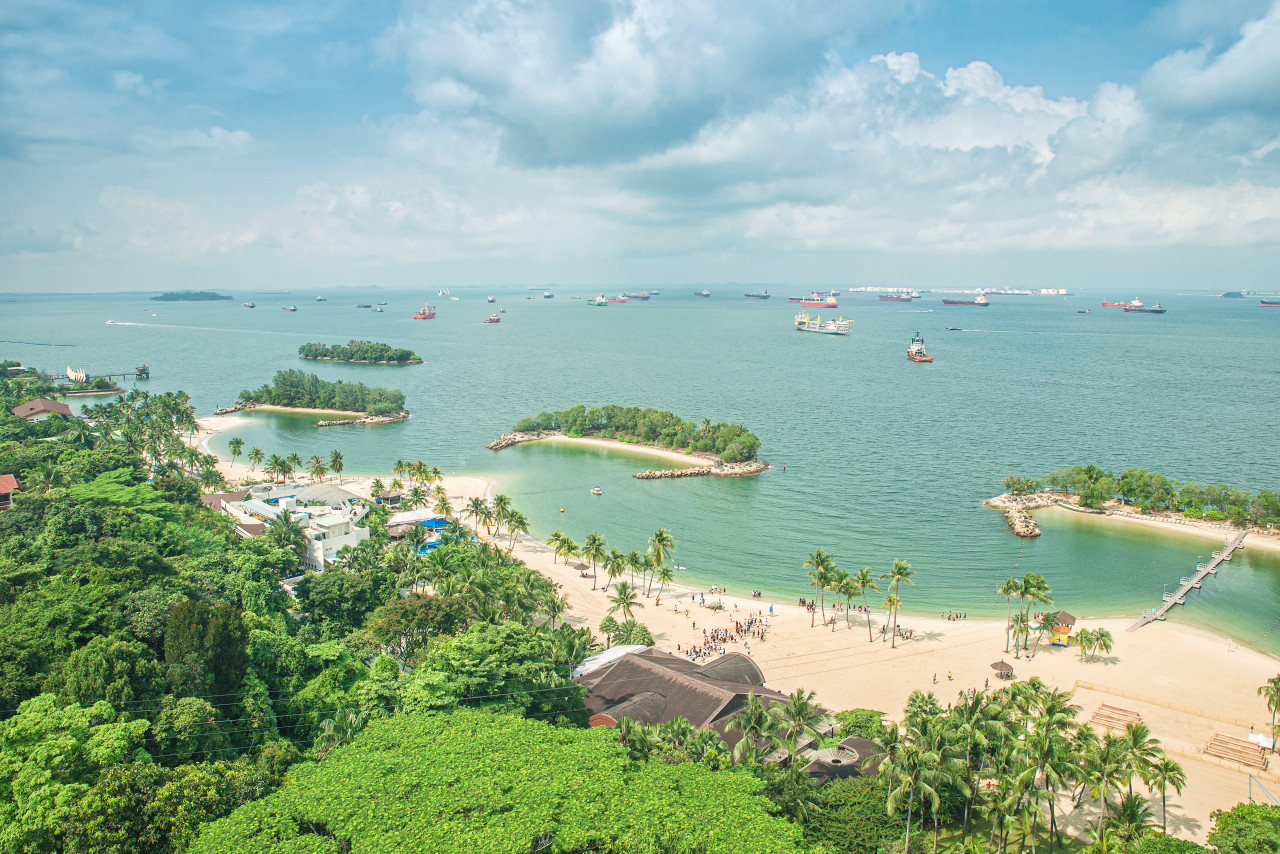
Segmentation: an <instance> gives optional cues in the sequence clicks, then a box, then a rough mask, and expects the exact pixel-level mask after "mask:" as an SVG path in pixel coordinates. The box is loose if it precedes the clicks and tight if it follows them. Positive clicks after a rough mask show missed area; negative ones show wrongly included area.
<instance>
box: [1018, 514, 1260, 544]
mask: <svg viewBox="0 0 1280 854" xmlns="http://www.w3.org/2000/svg"><path fill="white" fill-rule="evenodd" d="M1041 513H1049V514H1056V515H1059V516H1062V515H1068V514H1069V515H1071V516H1084V517H1086V518H1088V519H1090V520H1094V521H1097V522H1099V523H1105V524H1119V525H1135V526H1139V527H1144V528H1155V529H1159V530H1162V531H1169V532H1171V533H1175V534H1187V535H1189V536H1193V537H1196V538H1198V539H1204V540H1213V541H1215V542H1217V543H1218V544H1219V545H1221V544H1222V543H1223V541H1225V540H1227V539H1232V538H1234V537H1235V536H1236V535H1237V534H1238V533H1240V531H1241V530H1244V529H1242V528H1234V527H1233V528H1227V527H1224V528H1207V527H1202V526H1199V525H1184V524H1181V523H1179V522H1176V521H1174V520H1173V519H1166V518H1161V517H1159V516H1147V515H1138V514H1134V515H1128V514H1127V513H1126V515H1123V516H1122V515H1119V514H1116V513H1087V514H1086V513H1078V512H1076V511H1073V510H1067V509H1065V508H1062V507H1039V508H1035V509H1033V510H1031V515H1033V516H1038V515H1040V514H1041ZM1248 531H1249V536H1248V537H1246V538H1245V541H1244V546H1245V548H1246V549H1265V550H1267V551H1274V552H1280V534H1277V533H1276V532H1275V531H1274V530H1268V529H1264V528H1257V527H1250V528H1248Z"/></svg>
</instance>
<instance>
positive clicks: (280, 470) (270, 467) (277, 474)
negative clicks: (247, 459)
mask: <svg viewBox="0 0 1280 854" xmlns="http://www.w3.org/2000/svg"><path fill="white" fill-rule="evenodd" d="M250 453H253V452H252V451H250ZM285 465H286V463H285V460H284V457H282V456H280V455H279V454H272V455H271V456H270V457H268V458H267V465H266V467H265V468H264V469H263V471H265V472H267V473H268V474H270V475H272V479H273V482H275V483H278V482H279V481H280V478H282V477H284V471H285Z"/></svg>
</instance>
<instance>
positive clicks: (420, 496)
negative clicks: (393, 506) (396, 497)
mask: <svg viewBox="0 0 1280 854" xmlns="http://www.w3.org/2000/svg"><path fill="white" fill-rule="evenodd" d="M401 503H402V504H403V505H404V506H405V507H406V508H408V509H409V510H417V509H418V508H419V507H423V506H425V505H426V503H427V493H426V491H425V490H423V488H422V487H421V486H415V487H413V488H412V489H410V490H409V491H408V492H406V493H405V494H404V498H403V499H402V500H401Z"/></svg>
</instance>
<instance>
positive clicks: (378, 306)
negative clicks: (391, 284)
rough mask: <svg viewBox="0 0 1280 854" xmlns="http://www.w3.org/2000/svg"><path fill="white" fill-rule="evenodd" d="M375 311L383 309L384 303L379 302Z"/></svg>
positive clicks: (374, 308)
mask: <svg viewBox="0 0 1280 854" xmlns="http://www.w3.org/2000/svg"><path fill="white" fill-rule="evenodd" d="M373 310H374V311H382V303H378V304H377V305H375V306H374V307H373Z"/></svg>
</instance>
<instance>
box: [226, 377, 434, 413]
mask: <svg viewBox="0 0 1280 854" xmlns="http://www.w3.org/2000/svg"><path fill="white" fill-rule="evenodd" d="M404 404H405V400H404V392H402V391H400V389H398V388H383V387H382V386H376V387H373V388H371V387H369V386H367V385H365V384H364V383H344V382H342V381H341V380H338V381H337V382H330V381H328V380H322V379H320V377H318V376H316V375H315V374H308V373H304V372H303V371H297V370H289V371H276V375H275V378H274V379H273V380H272V382H271V385H263V386H260V387H259V388H256V389H245V390H244V391H242V392H240V399H239V400H238V401H236V403H235V404H234V405H232V406H229V407H227V408H225V409H219V410H217V411H216V413H215V414H218V415H224V414H227V413H230V412H241V411H244V410H246V409H257V408H262V407H279V408H284V409H300V410H310V411H320V412H350V413H364V414H363V415H362V416H360V417H358V418H349V419H341V420H338V421H321V422H319V423H318V424H317V425H316V426H317V427H333V426H338V425H343V424H383V423H386V422H389V421H403V420H404V419H406V418H408V417H409V410H407V409H405V408H404Z"/></svg>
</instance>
